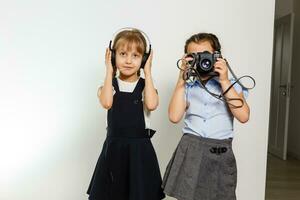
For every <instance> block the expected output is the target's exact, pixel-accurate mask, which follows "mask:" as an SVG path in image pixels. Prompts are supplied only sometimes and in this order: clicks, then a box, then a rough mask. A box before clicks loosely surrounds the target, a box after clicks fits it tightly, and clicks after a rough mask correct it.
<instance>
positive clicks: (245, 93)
mask: <svg viewBox="0 0 300 200" xmlns="http://www.w3.org/2000/svg"><path fill="white" fill-rule="evenodd" d="M230 82H231V84H233V83H234V82H235V79H230ZM233 87H234V89H235V91H236V92H237V93H238V94H240V93H241V92H243V95H244V97H245V99H247V98H248V96H249V90H248V89H246V88H243V87H242V86H241V85H240V84H239V83H238V82H237V83H235V84H234V85H233Z"/></svg>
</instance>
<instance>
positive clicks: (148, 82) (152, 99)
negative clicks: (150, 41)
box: [144, 51, 159, 111]
mask: <svg viewBox="0 0 300 200" xmlns="http://www.w3.org/2000/svg"><path fill="white" fill-rule="evenodd" d="M152 57H153V51H151V53H150V56H149V58H148V60H147V62H146V64H145V68H144V74H145V89H144V98H145V106H146V108H147V110H149V111H153V110H155V109H156V108H157V106H158V102H159V98H158V94H157V90H156V89H155V88H154V85H153V80H152V74H151V65H152Z"/></svg>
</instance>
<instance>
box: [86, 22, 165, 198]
mask: <svg viewBox="0 0 300 200" xmlns="http://www.w3.org/2000/svg"><path fill="white" fill-rule="evenodd" d="M146 38H147V36H146V35H145V33H143V32H142V31H140V30H138V29H134V28H131V29H122V31H120V32H119V33H118V34H117V35H116V36H115V38H114V41H113V45H112V41H111V42H110V45H109V48H107V49H106V55H105V64H106V77H105V80H104V84H103V86H102V87H100V88H99V90H98V98H99V101H100V103H101V105H102V106H103V108H105V109H107V110H108V111H107V137H106V140H105V142H104V144H103V147H102V152H101V154H100V157H99V159H98V162H97V165H96V168H95V171H94V174H93V177H92V180H91V182H90V185H89V188H88V191H87V193H88V194H89V199H90V200H160V199H163V198H164V194H163V191H162V189H161V183H162V180H161V174H160V170H159V165H158V160H157V157H156V154H155V151H154V148H153V146H152V143H151V140H150V138H151V137H152V135H153V134H154V133H155V130H152V129H151V128H150V121H149V120H150V112H151V111H153V110H155V109H156V108H157V106H158V94H157V91H156V89H155V88H154V85H153V81H152V75H151V64H152V55H153V54H152V51H151V44H150V42H149V40H148V42H149V48H148V51H147V41H146ZM147 39H148V38H147ZM141 68H143V70H144V75H145V79H144V78H141V77H140V69H141ZM117 74H118V75H117Z"/></svg>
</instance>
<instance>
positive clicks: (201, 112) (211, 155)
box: [162, 33, 250, 200]
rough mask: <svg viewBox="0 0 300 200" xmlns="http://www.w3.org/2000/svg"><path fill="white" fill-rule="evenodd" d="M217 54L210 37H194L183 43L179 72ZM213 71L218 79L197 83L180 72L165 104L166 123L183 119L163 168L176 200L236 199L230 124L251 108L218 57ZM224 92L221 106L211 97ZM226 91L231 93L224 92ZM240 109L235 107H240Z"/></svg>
mask: <svg viewBox="0 0 300 200" xmlns="http://www.w3.org/2000/svg"><path fill="white" fill-rule="evenodd" d="M205 51H208V52H210V53H211V54H213V53H214V52H215V51H219V52H221V45H220V43H219V40H218V38H217V37H216V36H215V35H214V34H211V33H198V34H195V35H193V36H191V37H190V38H189V39H188V40H187V41H186V43H185V47H184V52H185V55H184V56H183V62H182V66H181V68H183V69H185V68H187V64H188V63H189V62H190V61H191V59H192V58H191V57H189V56H187V55H188V54H191V53H199V52H205ZM214 72H216V73H217V74H218V76H208V75H205V74H204V75H202V76H200V79H201V80H200V81H201V84H200V82H199V80H196V81H192V82H186V81H185V80H184V79H183V74H184V72H183V71H180V74H179V78H178V81H177V84H176V87H175V90H174V93H173V96H172V98H171V101H170V104H169V110H168V112H169V119H170V121H171V122H173V123H178V122H179V121H180V120H181V119H182V117H183V115H184V114H185V117H184V127H183V129H182V132H183V136H182V138H181V140H180V142H179V144H178V146H177V148H176V150H175V152H174V154H173V156H172V158H171V160H170V162H169V164H168V166H167V168H166V172H165V175H164V178H163V184H162V186H163V188H164V192H165V193H166V194H167V195H169V196H172V197H175V198H177V199H178V200H235V199H236V195H235V189H236V184H237V167H236V161H235V157H234V154H233V151H232V139H233V137H234V131H233V119H234V118H236V119H237V120H238V121H240V122H241V123H246V122H247V121H248V119H249V114H250V110H249V106H248V104H247V103H246V101H245V96H246V95H247V90H246V89H244V88H242V87H241V86H240V85H238V84H234V85H233V87H230V86H231V84H232V83H233V82H234V81H233V80H229V79H228V67H227V64H226V61H225V60H224V59H222V58H217V59H216V62H215V63H214ZM202 84H204V85H205V87H206V88H207V90H209V91H211V92H213V93H218V94H221V93H224V92H225V91H226V94H224V96H225V97H226V99H239V100H242V102H243V103H242V105H240V103H241V101H231V102H230V103H228V102H226V101H221V100H219V99H217V98H215V97H213V96H212V95H210V94H209V93H208V92H207V91H206V90H205V89H204V87H203V86H202ZM228 88H229V89H228ZM238 104H239V105H238Z"/></svg>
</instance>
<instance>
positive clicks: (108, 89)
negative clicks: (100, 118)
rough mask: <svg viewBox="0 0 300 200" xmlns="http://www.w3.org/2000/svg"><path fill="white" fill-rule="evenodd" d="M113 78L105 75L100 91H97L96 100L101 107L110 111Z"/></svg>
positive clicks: (108, 74)
mask: <svg viewBox="0 0 300 200" xmlns="http://www.w3.org/2000/svg"><path fill="white" fill-rule="evenodd" d="M112 79H113V76H112V74H111V73H107V74H106V76H105V80H104V85H103V87H102V89H101V90H100V91H98V98H99V101H100V103H101V105H102V106H103V107H104V108H105V109H110V108H111V106H112V103H113V86H112Z"/></svg>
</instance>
